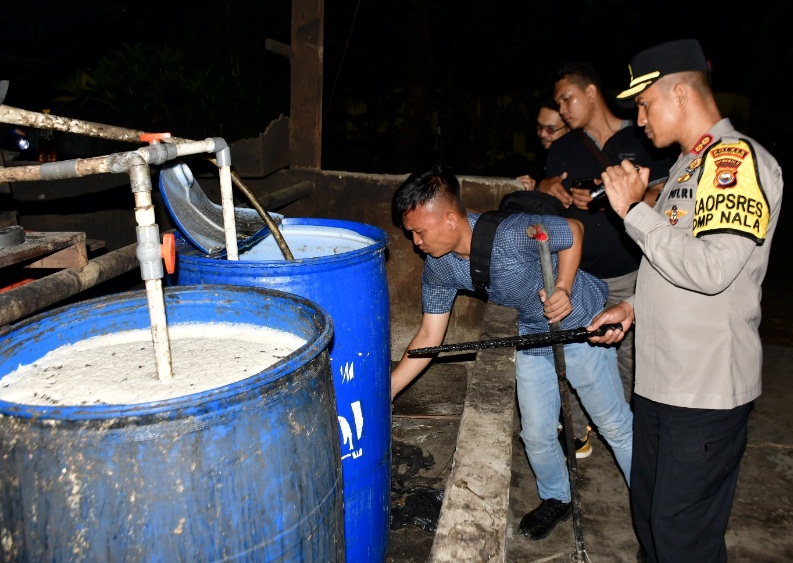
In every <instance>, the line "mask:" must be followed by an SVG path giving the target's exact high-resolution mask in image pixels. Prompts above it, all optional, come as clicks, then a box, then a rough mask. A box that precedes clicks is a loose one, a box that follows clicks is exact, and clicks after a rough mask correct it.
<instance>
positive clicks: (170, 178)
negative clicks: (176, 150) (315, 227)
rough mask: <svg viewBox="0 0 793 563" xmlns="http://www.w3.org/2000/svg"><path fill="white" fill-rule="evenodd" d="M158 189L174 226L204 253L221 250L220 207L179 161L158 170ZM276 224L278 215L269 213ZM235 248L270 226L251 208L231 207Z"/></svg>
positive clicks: (259, 236) (252, 240) (223, 240)
mask: <svg viewBox="0 0 793 563" xmlns="http://www.w3.org/2000/svg"><path fill="white" fill-rule="evenodd" d="M160 192H161V193H162V197H163V200H164V201H165V207H166V208H167V209H168V212H169V213H170V214H171V217H173V220H174V222H175V223H176V226H177V227H178V228H179V230H180V231H181V232H182V234H183V235H184V236H185V238H186V239H187V240H189V241H190V242H191V243H192V244H193V245H194V246H195V247H196V248H198V249H199V250H201V251H202V252H203V253H205V254H219V253H225V248H226V235H225V231H224V229H223V208H222V207H221V206H220V205H217V204H216V203H213V202H212V201H211V200H210V199H209V198H208V197H207V195H206V194H205V193H204V190H202V189H201V186H200V185H199V184H198V180H196V179H195V177H194V176H193V173H192V172H191V170H190V168H189V167H188V166H187V165H186V164H184V163H183V162H177V161H174V162H170V163H168V164H166V165H165V166H163V169H162V171H161V172H160ZM270 215H271V216H272V218H273V221H275V222H276V224H280V222H281V219H282V218H283V216H282V215H279V214H277V213H271V214H270ZM234 219H235V223H236V231H237V245H238V247H240V248H241V249H242V248H247V247H250V246H251V245H253V244H254V243H256V242H257V241H259V240H261V239H262V238H264V237H266V236H268V235H270V229H269V228H267V226H266V225H265V223H264V220H262V218H261V217H259V214H258V212H257V211H256V210H255V209H245V208H240V207H235V208H234Z"/></svg>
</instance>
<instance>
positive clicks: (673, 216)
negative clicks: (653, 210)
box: [664, 205, 688, 225]
mask: <svg viewBox="0 0 793 563" xmlns="http://www.w3.org/2000/svg"><path fill="white" fill-rule="evenodd" d="M664 214H665V215H666V216H667V217H669V222H670V223H671V224H673V225H677V221H678V220H679V219H680V217H682V216H683V215H688V211H686V210H685V209H678V208H677V205H673V206H672V207H671V208H670V209H667V210H666V211H664Z"/></svg>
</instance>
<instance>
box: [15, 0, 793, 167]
mask: <svg viewBox="0 0 793 563" xmlns="http://www.w3.org/2000/svg"><path fill="white" fill-rule="evenodd" d="M791 11H793V9H791V7H790V4H789V3H783V2H778V3H768V4H763V3H758V2H754V3H743V4H740V5H738V7H737V8H736V7H734V6H733V7H727V6H726V5H724V4H721V5H719V4H717V3H699V4H695V3H690V2H686V3H676V2H664V3H644V2H633V1H629V0H610V1H609V0H602V1H594V0H588V1H580V2H540V1H536V0H534V1H532V0H524V1H520V2H518V1H505V2H491V1H487V2H486V1H483V0H482V1H451V0H436V1H434V2H428V1H423V0H404V1H394V2H375V1H372V0H368V1H366V0H361V1H360V2H358V3H356V2H355V1H346V2H342V1H341V0H326V2H325V30H324V31H325V37H324V63H325V70H324V86H323V90H324V107H323V115H324V121H323V148H322V151H323V152H322V155H323V156H322V168H324V169H335V170H348V171H358V172H377V173H397V174H402V173H406V172H410V171H412V170H413V169H415V168H416V167H418V166H422V165H425V164H427V163H430V162H432V161H434V160H436V159H438V158H442V159H444V160H446V161H449V162H451V163H452V164H453V165H454V167H455V169H456V171H457V172H458V173H461V174H481V175H502V176H513V175H516V174H518V173H522V172H525V171H533V172H536V171H537V170H538V168H537V166H538V162H539V159H536V160H532V158H533V155H534V154H536V153H538V152H539V148H540V147H539V144H538V143H537V142H536V135H535V133H534V118H535V115H536V104H537V101H538V99H539V97H540V96H541V95H543V94H545V93H547V92H548V91H549V77H550V76H551V75H552V73H553V71H554V70H555V69H556V68H557V67H558V66H559V64H560V63H561V62H564V61H567V60H574V59H581V60H587V61H589V62H591V63H593V64H594V65H595V66H596V67H597V68H598V69H599V70H600V72H601V73H602V74H603V78H604V82H605V86H606V89H607V90H609V91H610V92H616V91H618V90H620V89H622V88H624V87H625V86H626V85H627V82H628V79H629V77H628V69H627V63H628V59H629V58H630V56H631V55H633V54H634V53H635V52H636V51H638V50H640V49H642V48H645V47H647V46H650V45H652V44H655V43H658V42H661V41H665V40H670V39H675V38H681V37H695V38H698V39H699V40H700V41H701V42H702V44H703V46H704V48H705V52H706V55H707V56H708V58H709V59H710V60H711V64H712V67H713V70H714V88H715V90H716V91H717V92H718V93H719V103H720V105H721V106H722V110H723V112H724V113H725V114H727V115H729V116H730V117H732V118H733V119H734V121H735V123H736V125H738V127H739V128H742V129H743V130H745V131H746V132H747V133H749V134H751V135H753V136H754V137H756V138H757V139H758V140H759V141H760V142H761V143H763V144H764V145H765V146H766V147H767V148H768V149H769V150H771V152H772V153H774V155H775V156H776V157H777V158H778V159H779V160H780V162H781V163H782V164H783V167H784V165H785V162H784V161H785V159H786V156H787V155H786V152H787V151H786V148H787V146H788V145H789V144H790V143H789V141H788V131H789V130H790V129H791V125H793V117H791V115H790V112H789V111H788V106H789V102H788V98H789V95H790V92H791V77H790V72H789V69H790V68H791V62H793V42H791V37H790V32H789V30H788V25H789V22H790V15H791ZM290 19H291V3H290V2H289V0H278V1H270V2H262V1H260V0H237V1H232V0H226V1H207V0H197V1H192V2H185V1H171V2H159V3H153V2H148V3H139V2H137V3H133V2H128V1H122V0H102V1H96V0H82V1H71V2H69V1H57V0H40V1H34V0H28V1H19V2H6V3H5V5H4V7H3V8H2V9H0V33H2V45H3V47H2V49H0V78H3V79H9V80H10V81H11V84H10V89H9V93H8V96H7V98H6V100H5V103H6V104H7V105H10V106H14V107H20V108H24V109H31V110H40V109H42V108H44V107H49V108H51V109H52V112H53V113H54V114H56V115H64V116H74V117H78V118H83V119H89V120H92V121H99V122H102V123H108V124H117V125H124V126H128V127H132V128H135V129H143V130H149V131H162V130H166V131H171V132H172V133H173V134H174V135H178V136H181V137H192V138H203V137H205V136H223V137H224V138H225V139H226V140H227V141H229V142H233V141H234V140H237V139H240V138H245V137H252V136H256V135H257V134H258V133H259V132H261V131H263V130H264V129H265V128H266V127H267V124H268V123H269V122H270V121H271V120H272V119H274V118H275V117H277V116H278V115H279V114H284V115H288V114H289V63H288V61H287V60H286V59H285V58H284V57H282V56H280V55H277V54H274V53H271V52H267V51H265V40H266V39H267V38H272V39H275V40H277V41H280V42H282V43H285V44H288V43H289V42H290ZM32 134H33V135H35V132H32ZM522 139H525V142H523V141H522ZM77 156H83V155H77ZM527 169H528V170H527Z"/></svg>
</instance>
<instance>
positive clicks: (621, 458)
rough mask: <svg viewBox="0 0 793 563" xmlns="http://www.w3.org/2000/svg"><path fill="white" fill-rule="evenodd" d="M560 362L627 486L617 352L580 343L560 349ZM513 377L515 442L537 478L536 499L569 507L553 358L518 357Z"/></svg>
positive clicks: (625, 411)
mask: <svg viewBox="0 0 793 563" xmlns="http://www.w3.org/2000/svg"><path fill="white" fill-rule="evenodd" d="M564 356H565V364H566V366H567V379H568V380H569V381H570V383H571V384H572V386H573V387H574V388H575V389H576V391H578V396H579V397H580V398H581V402H582V403H583V404H584V408H585V409H586V411H587V412H588V413H589V416H590V417H591V418H592V422H594V423H595V425H596V426H597V430H598V432H599V433H600V435H601V436H603V437H604V438H605V439H606V441H607V442H608V443H609V445H610V446H611V448H612V450H613V451H614V456H615V457H616V459H617V464H618V465H619V466H620V469H621V470H622V474H623V475H624V476H625V479H626V481H627V482H628V484H629V485H630V474H631V452H632V441H633V415H632V414H631V409H630V407H629V406H628V403H627V402H626V401H625V394H624V392H623V389H622V382H621V381H620V375H619V370H618V368H617V351H616V350H615V349H614V348H605V347H602V346H591V345H590V344H588V343H586V342H584V343H576V344H567V345H565V347H564ZM515 372H516V376H517V389H518V405H519V406H520V424H521V433H520V437H521V438H523V443H524V444H525V446H526V454H527V455H528V456H529V463H530V464H531V468H532V470H533V471H534V475H535V476H536V477H537V490H538V492H539V494H540V498H541V499H550V498H555V499H557V500H560V501H562V502H570V478H569V476H568V473H567V465H566V463H565V457H564V453H563V452H562V447H561V445H560V444H559V440H558V439H557V429H556V427H557V424H558V421H559V412H560V408H561V399H560V398H559V382H558V379H557V376H556V368H555V366H554V361H553V355H548V356H531V355H528V354H524V353H522V352H520V351H518V352H517V354H516V358H515Z"/></svg>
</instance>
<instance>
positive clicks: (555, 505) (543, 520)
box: [518, 498, 572, 540]
mask: <svg viewBox="0 0 793 563" xmlns="http://www.w3.org/2000/svg"><path fill="white" fill-rule="evenodd" d="M571 508H572V505H571V503H569V502H562V501H560V500H556V499H555V498H549V499H545V500H543V501H542V502H541V503H540V506H538V507H537V508H535V509H534V510H532V511H531V512H529V513H528V514H527V515H526V516H524V517H523V519H522V520H521V521H520V527H519V528H518V529H519V530H520V532H521V533H522V534H523V535H524V536H528V537H529V539H532V540H541V539H543V538H545V537H547V536H548V534H550V533H551V531H552V530H553V529H554V528H555V527H556V525H557V524H558V523H559V522H564V521H565V520H567V519H568V518H570V514H571Z"/></svg>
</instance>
